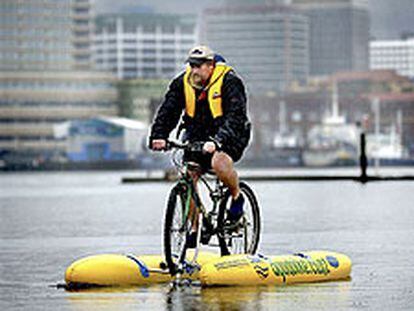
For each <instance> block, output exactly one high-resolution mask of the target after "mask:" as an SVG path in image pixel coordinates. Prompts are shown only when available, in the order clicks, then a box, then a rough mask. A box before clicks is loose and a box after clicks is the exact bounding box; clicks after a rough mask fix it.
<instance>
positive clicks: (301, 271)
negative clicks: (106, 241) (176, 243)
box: [65, 251, 352, 289]
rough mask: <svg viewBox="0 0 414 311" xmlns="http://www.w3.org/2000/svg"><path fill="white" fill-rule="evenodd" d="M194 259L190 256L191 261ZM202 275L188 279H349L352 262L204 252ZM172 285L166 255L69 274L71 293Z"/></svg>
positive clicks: (108, 261) (317, 254)
mask: <svg viewBox="0 0 414 311" xmlns="http://www.w3.org/2000/svg"><path fill="white" fill-rule="evenodd" d="M191 256H193V253H191V252H190V254H189V258H191ZM197 264H198V265H199V266H200V267H201V270H200V271H199V270H198V269H193V270H191V269H190V270H188V271H187V272H186V273H184V275H183V276H182V277H183V278H187V279H191V280H200V281H201V284H202V285H203V286H223V285H225V286H239V285H246V286H256V285H285V284H294V283H310V282H322V281H334V280H341V279H347V278H349V277H350V274H351V265H352V264H351V260H350V259H349V257H347V256H345V255H343V254H340V253H335V252H328V251H310V252H303V253H297V254H293V255H281V256H271V257H264V256H260V255H230V256H224V257H220V256H219V255H218V254H215V253H210V252H200V253H199V254H198V257H197ZM171 280H172V278H171V276H170V274H169V273H168V269H167V268H166V264H165V262H164V257H163V256H161V255H144V256H135V255H116V254H103V255H95V256H89V257H85V258H83V259H80V260H77V261H75V262H74V263H72V264H71V265H70V266H69V267H68V268H67V269H66V272H65V281H66V288H67V289H81V288H88V287H97V286H100V287H102V286H121V287H127V286H141V285H150V284H156V283H168V282H170V281H171Z"/></svg>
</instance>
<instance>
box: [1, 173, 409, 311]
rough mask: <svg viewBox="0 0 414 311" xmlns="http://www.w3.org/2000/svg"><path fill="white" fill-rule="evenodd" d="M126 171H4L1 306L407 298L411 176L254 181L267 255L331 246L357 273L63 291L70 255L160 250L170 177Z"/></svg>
mask: <svg viewBox="0 0 414 311" xmlns="http://www.w3.org/2000/svg"><path fill="white" fill-rule="evenodd" d="M126 175H128V176H131V175H132V174H131V173H130V174H127V173H125V172H124V173H123V172H116V173H108V172H105V173H104V172H94V173H74V172H64V173H61V172H60V173H24V174H3V175H0V249H1V251H0V310H56V309H59V310H98V309H99V310H118V309H122V310H137V309H138V308H145V309H154V310H155V309H157V310H160V309H161V310H186V309H189V310H190V309H199V310H227V309H231V310H269V309H291V310H297V309H304V310H311V309H314V310H332V309H335V310H354V309H357V310H359V309H361V310H411V309H412V306H413V305H414V268H413V256H414V255H413V254H414V241H413V237H414V226H413V223H414V213H413V209H414V206H413V202H414V191H413V189H414V188H413V183H412V182H383V183H369V184H367V185H360V184H357V183H354V182H256V183H251V185H252V186H253V188H254V189H255V190H256V192H257V194H258V195H259V197H260V203H261V206H262V218H263V235H262V239H261V243H260V252H261V253H263V254H266V255H277V254H286V253H293V252H297V251H305V250H333V251H338V252H342V253H344V254H347V255H348V256H350V257H351V259H352V260H353V264H354V265H353V271H352V280H351V281H341V282H330V283H319V284H304V285H294V286H286V287H267V288H257V287H248V288H237V289H235V288H211V289H201V288H199V287H190V288H184V289H181V290H177V291H170V288H169V286H168V285H157V286H150V287H139V288H138V287H137V288H133V289H128V290H119V289H118V290H95V291H85V292H77V293H76V292H75V293H74V292H66V291H64V290H62V289H60V290H58V289H56V288H54V287H51V286H50V285H56V284H57V283H62V282H63V274H64V271H65V269H66V267H67V266H68V265H69V264H70V263H72V262H73V261H74V260H76V259H79V258H82V257H84V256H88V255H93V254H99V253H134V254H160V253H161V249H162V246H161V231H162V218H163V207H164V202H165V195H166V194H167V192H168V189H169V188H170V187H171V184H155V183H153V184H129V185H123V184H121V183H120V180H121V177H123V176H126Z"/></svg>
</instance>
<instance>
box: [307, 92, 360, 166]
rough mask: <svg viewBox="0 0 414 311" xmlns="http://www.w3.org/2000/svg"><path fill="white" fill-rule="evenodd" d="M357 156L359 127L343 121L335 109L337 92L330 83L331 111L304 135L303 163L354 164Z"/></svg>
mask: <svg viewBox="0 0 414 311" xmlns="http://www.w3.org/2000/svg"><path fill="white" fill-rule="evenodd" d="M358 155H359V129H358V127H357V126H356V125H355V124H349V123H346V119H345V116H342V115H339V112H338V95H337V91H336V85H334V89H333V96H332V110H331V114H330V115H329V116H327V117H325V118H323V120H322V123H321V124H317V125H315V126H313V127H312V128H311V129H310V131H309V132H308V135H307V145H306V148H305V150H304V152H303V155H302V158H303V163H304V165H306V166H316V167H320V166H333V165H350V164H356V163H357V161H358Z"/></svg>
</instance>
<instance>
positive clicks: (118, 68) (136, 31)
mask: <svg viewBox="0 0 414 311" xmlns="http://www.w3.org/2000/svg"><path fill="white" fill-rule="evenodd" d="M196 26H197V23H196V16H195V15H194V16H193V15H172V14H153V13H134V14H125V15H112V14H110V15H102V16H99V17H98V18H97V19H96V33H95V53H94V55H95V63H96V66H97V68H99V69H100V70H106V71H112V72H114V73H115V74H116V75H117V77H118V78H119V79H124V78H126V79H132V78H172V77H173V76H174V75H175V74H176V73H177V71H179V70H180V69H182V68H183V67H184V65H183V64H184V61H185V58H186V55H187V53H188V51H189V49H190V48H191V47H192V46H193V45H194V44H195V43H196V42H197V27H196Z"/></svg>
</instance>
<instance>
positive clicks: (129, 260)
mask: <svg viewBox="0 0 414 311" xmlns="http://www.w3.org/2000/svg"><path fill="white" fill-rule="evenodd" d="M189 255H191V254H189ZM189 257H190V256H189ZM217 258H219V255H217V254H214V253H209V252H200V253H199V254H198V257H197V264H198V265H200V266H202V265H204V264H206V263H207V262H208V261H211V260H213V259H217ZM198 273H199V271H198V270H197V269H195V270H193V271H187V272H186V273H185V274H184V275H183V277H184V278H190V279H193V280H196V279H198ZM169 281H171V276H170V274H169V273H168V269H167V267H166V264H165V262H164V257H163V256H159V255H144V256H135V255H116V254H103V255H94V256H89V257H85V258H82V259H80V260H77V261H75V262H74V263H72V264H71V265H70V266H69V267H68V268H67V269H66V272H65V282H66V288H67V289H78V288H87V287H97V286H139V285H148V284H155V283H166V282H169Z"/></svg>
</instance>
